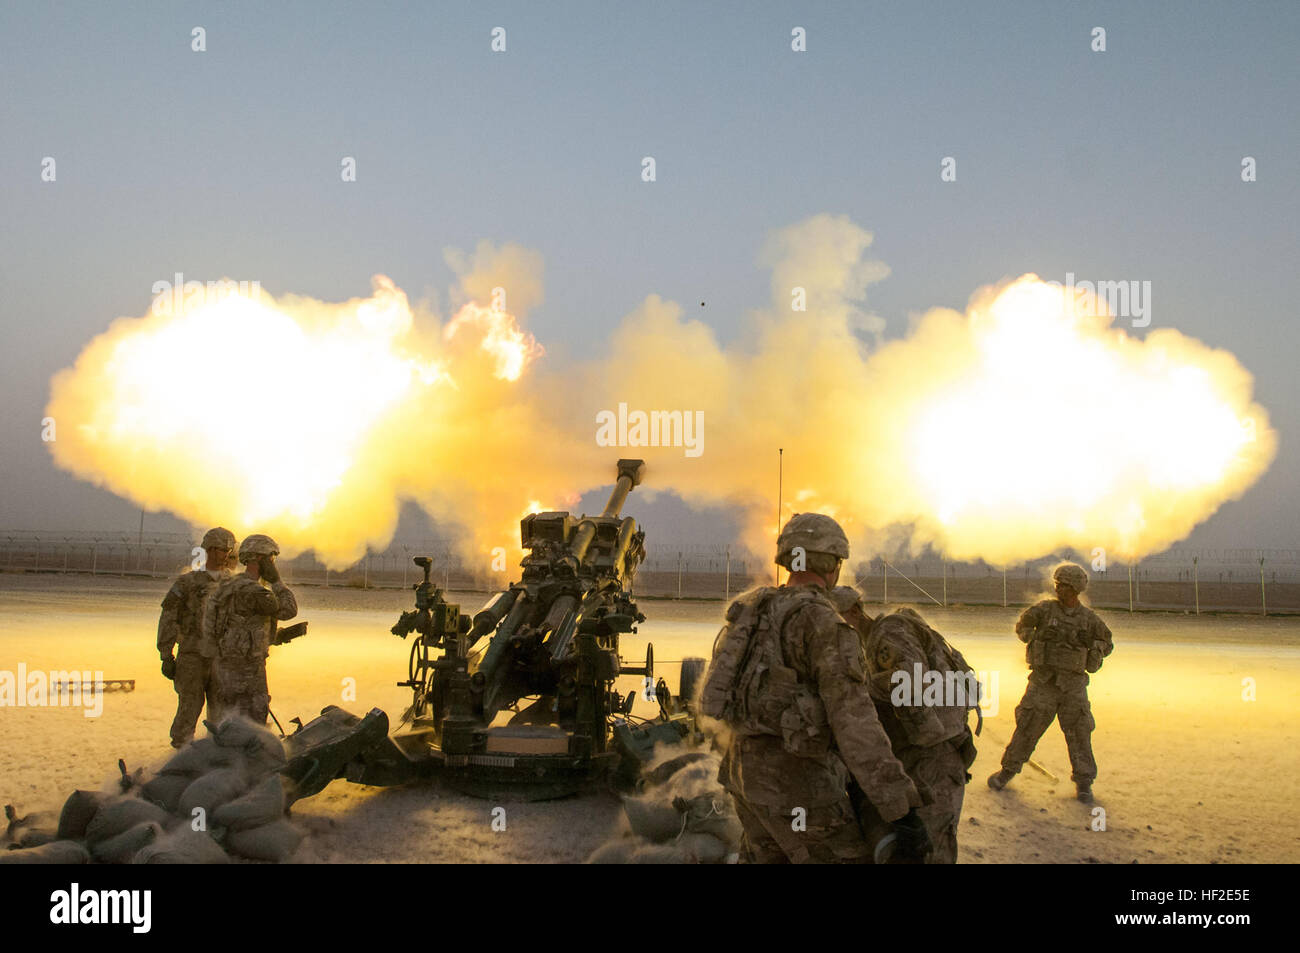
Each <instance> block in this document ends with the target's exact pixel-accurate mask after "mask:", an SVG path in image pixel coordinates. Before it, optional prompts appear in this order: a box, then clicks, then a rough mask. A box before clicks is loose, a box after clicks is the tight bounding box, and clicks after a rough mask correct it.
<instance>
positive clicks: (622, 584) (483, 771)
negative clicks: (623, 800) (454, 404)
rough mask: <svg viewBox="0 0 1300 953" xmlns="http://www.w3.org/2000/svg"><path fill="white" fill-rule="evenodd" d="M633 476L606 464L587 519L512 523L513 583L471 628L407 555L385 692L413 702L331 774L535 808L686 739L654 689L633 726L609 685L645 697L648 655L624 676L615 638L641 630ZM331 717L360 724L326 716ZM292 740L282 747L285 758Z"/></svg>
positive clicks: (535, 518) (562, 516) (690, 729)
mask: <svg viewBox="0 0 1300 953" xmlns="http://www.w3.org/2000/svg"><path fill="white" fill-rule="evenodd" d="M644 473H645V463H644V462H643V461H641V460H620V461H618V470H617V479H616V482H615V484H614V489H613V492H612V493H611V494H610V497H609V502H608V503H607V504H606V505H605V509H604V510H603V511H602V512H601V514H600V515H599V516H580V517H576V518H575V517H574V516H572V515H570V514H569V513H566V512H543V513H532V514H529V515H528V516H525V517H524V519H523V521H522V522H521V524H520V541H521V543H522V546H523V549H524V550H525V551H526V554H525V556H524V558H523V560H522V562H521V563H520V565H521V567H522V570H523V571H522V574H521V578H520V580H519V581H518V582H516V583H514V584H512V585H511V586H510V587H509V588H508V589H506V590H505V591H503V592H499V593H497V594H496V595H494V596H493V597H492V598H491V599H489V600H488V602H487V603H486V604H485V605H484V606H483V607H482V608H481V609H480V610H479V611H478V612H477V613H475V614H474V615H473V616H470V615H467V614H464V613H462V612H461V611H460V607H459V606H458V605H456V604H454V603H449V602H447V601H446V599H445V598H444V595H443V593H442V591H441V590H440V589H439V588H438V587H437V586H436V585H434V584H433V582H432V581H431V580H430V569H431V566H432V561H431V560H430V559H428V558H427V557H424V556H419V557H416V558H415V563H416V565H418V566H420V567H421V568H422V569H423V570H424V579H423V581H421V582H420V583H418V584H417V585H416V586H415V587H414V589H415V609H413V610H410V611H407V612H403V613H402V614H401V616H400V617H399V618H398V620H397V623H396V624H395V625H394V626H393V628H392V632H393V634H395V635H398V636H400V637H401V638H403V639H405V638H408V637H413V640H412V644H411V652H410V656H409V661H408V667H407V678H406V680H405V681H403V682H399V683H398V685H399V686H401V687H405V688H409V689H411V692H412V700H411V705H410V707H409V708H408V709H407V710H406V713H405V715H404V717H403V719H402V721H403V724H404V725H405V724H406V723H408V722H409V728H408V729H406V730H399V731H398V732H397V733H396V734H393V735H391V736H388V737H386V738H385V739H384V741H383V743H381V744H372V745H370V746H369V747H368V748H365V749H364V750H362V751H359V752H357V751H352V750H351V748H350V746H348V745H338V744H335V747H336V748H337V749H338V750H340V751H344V750H346V751H349V761H348V762H347V763H346V764H342V765H338V766H337V770H338V772H339V773H341V774H345V775H346V777H347V778H348V779H349V780H352V781H357V782H360V783H363V784H394V783H402V782H404V781H409V780H412V779H414V778H418V777H431V776H437V777H440V778H442V779H444V780H446V781H447V782H448V783H449V784H451V785H452V786H454V787H456V788H458V789H460V790H463V791H465V792H467V793H470V794H476V795H480V796H484V797H497V796H501V795H507V796H522V797H525V798H532V799H541V798H550V797H560V796H563V795H566V794H570V793H573V792H574V791H576V790H578V789H579V788H581V787H583V786H584V785H586V784H588V783H589V782H591V781H594V780H598V779H611V780H614V781H615V782H617V781H623V782H628V783H630V782H631V781H632V780H633V779H634V778H635V775H636V774H637V772H638V770H639V767H640V762H641V761H642V760H644V759H645V758H648V757H649V755H650V753H651V751H652V749H653V747H654V744H655V743H656V742H657V741H667V742H676V741H680V740H682V739H683V738H685V737H688V736H691V737H693V736H694V734H695V725H694V720H693V717H692V716H691V714H690V713H689V712H687V711H685V710H682V709H681V706H680V705H679V704H678V703H677V701H676V700H675V699H673V697H672V695H671V693H670V692H669V691H668V687H667V685H666V684H665V683H664V681H663V680H662V679H660V680H659V681H658V683H657V684H656V685H655V687H654V694H653V696H650V697H653V698H655V699H656V700H657V701H658V703H659V713H658V717H657V718H656V719H654V720H651V721H644V720H643V721H642V722H641V723H640V724H637V725H633V723H632V721H631V720H630V718H629V714H630V712H631V709H632V706H633V703H634V701H635V692H629V693H628V695H627V696H626V697H624V696H623V695H622V694H621V693H620V692H619V691H618V689H617V688H616V687H615V683H616V680H617V679H618V678H619V677H620V676H627V675H635V676H640V677H641V678H642V679H643V680H644V683H645V685H646V686H647V687H648V686H650V685H651V683H652V682H653V679H654V649H653V646H650V645H647V647H646V658H645V663H644V664H638V665H631V666H629V665H626V664H624V662H623V660H622V658H621V656H620V654H619V638H620V636H622V635H625V634H628V633H635V632H636V626H637V624H638V623H640V622H644V621H645V616H644V615H642V614H641V613H640V612H639V611H638V609H637V606H636V603H635V601H634V599H633V596H632V584H633V580H634V578H635V575H636V570H637V567H638V566H640V564H641V562H642V561H643V560H644V559H645V533H644V532H642V531H641V530H640V529H638V528H637V524H636V521H635V520H634V519H633V518H632V517H630V516H622V515H621V510H622V508H623V504H624V503H625V502H626V500H627V496H628V494H629V493H630V492H631V491H632V489H633V488H634V487H636V486H638V485H639V484H640V483H641V480H642V477H643V475H644ZM647 695H649V693H648V692H647ZM380 714H382V713H380ZM331 717H332V718H333V723H334V724H336V725H340V726H345V725H347V724H352V723H359V722H357V720H356V719H353V721H352V722H348V721H347V719H349V718H352V716H349V715H347V714H346V713H345V712H341V711H339V710H337V709H335V710H334V713H333V714H332V715H331ZM320 721H321V719H317V721H316V722H313V723H312V725H316V726H317V727H316V730H315V734H314V737H316V738H317V739H320V738H322V737H324V738H328V739H333V740H332V741H331V743H335V742H336V741H337V738H336V735H337V732H335V733H333V734H331V733H330V732H328V731H326V730H325V729H324V728H322V727H320V726H319V725H317V722H320ZM312 725H309V726H307V727H309V728H310V727H312ZM340 730H342V729H340ZM296 736H297V735H296V734H295V735H291V736H290V737H289V739H288V741H287V743H288V745H289V746H290V753H291V755H296V754H297V753H298V752H295V750H294V738H295V737H296ZM304 753H305V752H304ZM318 754H319V753H317V755H313V757H315V760H316V762H320V761H321V758H320V757H319V756H318ZM315 770H316V776H317V777H319V776H321V775H322V773H326V774H327V773H328V771H327V770H326V769H322V768H321V767H319V765H318V766H317V768H316V769H315ZM330 776H333V775H330Z"/></svg>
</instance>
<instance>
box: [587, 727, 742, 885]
mask: <svg viewBox="0 0 1300 953" xmlns="http://www.w3.org/2000/svg"><path fill="white" fill-rule="evenodd" d="M717 777H718V757H717V755H716V754H713V753H712V752H708V751H687V752H684V753H679V752H675V751H669V752H666V753H665V756H663V757H660V758H657V759H656V763H655V764H654V766H653V767H652V768H650V769H648V770H646V771H644V772H643V774H642V777H641V779H640V780H639V781H638V783H637V791H638V793H636V794H634V795H628V796H626V797H624V798H623V813H624V815H625V821H626V826H621V830H620V831H619V832H618V833H617V834H616V835H615V837H613V838H612V839H611V840H609V841H607V842H606V843H604V844H602V845H601V846H600V847H598V848H597V849H596V850H595V851H594V852H593V853H592V855H591V856H590V857H589V858H587V862H588V863H591V864H720V863H734V862H735V861H736V859H737V857H738V855H739V851H740V835H741V826H740V819H739V818H737V817H736V811H735V807H734V806H733V804H732V802H731V796H730V795H729V794H727V792H726V791H725V790H723V788H722V786H721V785H719V784H718V782H717Z"/></svg>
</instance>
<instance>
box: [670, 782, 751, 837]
mask: <svg viewBox="0 0 1300 953" xmlns="http://www.w3.org/2000/svg"><path fill="white" fill-rule="evenodd" d="M673 807H674V808H675V809H676V810H677V811H679V812H680V813H681V814H684V815H685V817H686V822H685V825H684V828H685V830H686V832H687V833H690V834H711V835H713V836H714V837H717V838H718V839H719V840H721V841H722V842H723V843H724V844H727V845H733V844H739V843H740V836H741V834H742V833H743V832H744V828H743V827H742V826H741V823H740V818H739V817H737V816H736V812H735V809H734V808H733V807H732V804H731V798H729V797H728V796H727V795H726V793H725V792H723V793H722V794H721V796H718V795H710V794H702V795H700V796H699V797H693V798H680V797H679V798H674V799H673Z"/></svg>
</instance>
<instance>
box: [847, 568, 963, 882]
mask: <svg viewBox="0 0 1300 953" xmlns="http://www.w3.org/2000/svg"><path fill="white" fill-rule="evenodd" d="M831 601H832V602H834V603H835V607H836V609H838V610H839V612H840V614H841V615H842V616H844V618H845V621H847V622H848V623H849V624H850V625H852V626H853V628H854V629H855V630H856V631H857V633H858V635H859V637H860V638H861V639H862V645H863V652H864V655H865V656H866V664H867V685H868V688H869V690H870V693H871V700H872V701H873V702H874V703H875V706H876V714H877V715H878V716H879V717H880V724H881V726H882V727H883V728H884V729H885V734H887V735H888V736H889V741H890V744H891V746H892V747H893V751H894V756H895V757H896V758H898V760H899V761H900V762H901V763H902V765H903V769H904V770H905V771H906V772H907V776H908V777H909V778H911V779H912V783H913V784H915V785H916V788H917V790H918V791H921V792H923V793H928V794H929V795H930V803H928V804H925V805H924V806H922V807H921V808H920V809H918V811H917V813H918V814H919V815H920V817H921V820H923V821H924V822H925V826H926V829H927V830H928V831H929V832H930V839H931V840H932V841H933V842H934V853H933V854H931V855H930V857H929V858H928V859H927V860H926V863H930V864H955V863H956V862H957V834H958V827H959V823H960V821H961V805H962V800H963V798H964V796H965V793H966V782H968V781H969V780H970V775H969V774H967V773H966V769H967V768H969V767H970V766H971V764H972V763H974V761H975V740H974V736H973V735H972V733H971V730H970V727H969V726H968V725H967V711H968V709H969V708H972V707H975V706H977V705H978V703H979V694H978V693H979V686H978V683H977V682H976V681H975V678H974V673H972V672H970V668H969V666H968V665H966V660H965V659H964V658H962V655H961V653H960V652H958V651H957V650H956V649H955V648H953V647H952V646H951V645H950V644H949V643H948V642H947V640H946V639H944V637H943V636H942V635H940V634H939V633H938V632H936V631H935V630H934V629H932V628H930V626H929V625H928V624H926V621H925V620H924V619H923V618H921V615H920V614H919V613H918V612H917V611H916V610H915V609H899V610H898V611H896V612H892V613H890V614H888V615H882V616H880V617H879V618H877V619H872V618H871V616H870V615H868V614H867V612H866V610H865V609H864V608H863V605H862V596H861V594H860V593H859V592H858V590H856V589H854V588H852V587H851V586H837V587H836V588H835V590H834V591H833V592H832V593H831ZM918 666H919V668H918ZM950 671H951V672H955V673H957V681H954V686H955V687H957V690H958V691H959V692H960V695H959V696H958V697H953V698H948V697H946V696H945V697H943V698H941V699H938V700H934V701H935V703H934V704H931V703H929V702H930V701H931V700H930V699H926V700H925V701H924V702H923V703H922V704H913V702H914V701H915V698H914V697H913V694H912V690H911V689H912V680H913V679H915V678H916V677H917V673H918V672H920V673H923V680H922V685H924V684H925V682H924V675H925V674H928V673H930V672H935V673H938V674H942V675H945V677H946V673H947V672H950ZM900 672H901V673H903V674H904V676H905V680H904V679H899V678H898V677H897V673H900ZM900 686H902V687H905V688H906V691H900ZM917 691H918V692H921V688H920V687H918V688H917ZM850 796H851V797H852V798H853V800H854V802H855V804H856V805H857V807H858V814H859V820H860V821H861V822H862V829H863V831H864V832H865V833H866V835H867V840H868V842H869V843H871V844H873V845H874V844H877V843H879V842H880V841H881V839H882V838H883V837H884V836H885V835H886V834H887V833H888V826H889V825H888V824H886V823H885V822H884V821H883V820H882V819H881V818H880V815H879V814H878V813H877V812H876V810H875V808H874V807H873V806H872V805H871V803H870V802H869V801H866V800H865V799H862V798H861V797H860V796H858V792H856V791H855V790H853V787H852V786H850Z"/></svg>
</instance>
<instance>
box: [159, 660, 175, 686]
mask: <svg viewBox="0 0 1300 953" xmlns="http://www.w3.org/2000/svg"><path fill="white" fill-rule="evenodd" d="M162 673H163V677H164V678H168V679H172V680H175V678H176V659H174V658H172V657H171V656H170V655H169V656H167V657H166V658H165V659H163V660H162Z"/></svg>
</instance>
